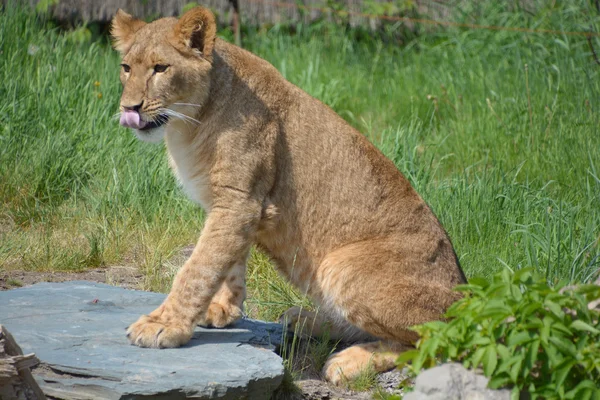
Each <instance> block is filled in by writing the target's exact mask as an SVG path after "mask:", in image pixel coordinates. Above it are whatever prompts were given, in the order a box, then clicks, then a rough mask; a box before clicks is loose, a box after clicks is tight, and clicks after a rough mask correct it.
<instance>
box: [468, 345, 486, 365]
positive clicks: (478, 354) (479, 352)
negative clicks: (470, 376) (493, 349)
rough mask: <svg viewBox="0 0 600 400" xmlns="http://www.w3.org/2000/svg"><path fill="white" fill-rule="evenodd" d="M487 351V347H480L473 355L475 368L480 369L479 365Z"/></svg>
mask: <svg viewBox="0 0 600 400" xmlns="http://www.w3.org/2000/svg"><path fill="white" fill-rule="evenodd" d="M485 349H487V347H480V348H478V349H477V350H475V353H473V357H472V361H473V368H478V367H479V364H480V363H481V359H482V358H483V355H484V354H485Z"/></svg>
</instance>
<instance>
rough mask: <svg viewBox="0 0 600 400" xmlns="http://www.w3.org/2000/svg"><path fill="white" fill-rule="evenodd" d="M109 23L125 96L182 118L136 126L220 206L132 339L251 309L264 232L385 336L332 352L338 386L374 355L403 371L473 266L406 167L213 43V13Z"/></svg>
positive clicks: (281, 261)
mask: <svg viewBox="0 0 600 400" xmlns="http://www.w3.org/2000/svg"><path fill="white" fill-rule="evenodd" d="M112 34H113V36H114V38H115V47H116V48H117V50H119V51H120V52H121V54H122V56H123V63H124V64H126V65H127V66H128V67H130V69H131V70H130V71H129V72H125V71H122V72H121V81H122V83H123V85H124V89H123V95H122V98H121V106H122V107H132V106H138V107H139V112H140V115H141V117H142V119H144V120H146V121H150V120H154V119H156V118H158V116H159V115H160V114H161V113H167V114H169V115H170V120H169V122H168V123H167V124H166V125H163V126H161V127H159V128H156V129H154V130H152V131H150V132H146V131H135V133H136V135H137V136H138V137H140V138H141V139H143V140H159V139H161V138H162V137H164V139H165V141H166V145H167V149H168V153H169V158H170V164H171V167H172V168H173V170H174V172H175V174H176V175H177V176H178V178H179V180H180V181H181V184H182V186H183V188H184V190H185V191H186V193H187V194H188V195H189V196H190V197H191V198H192V199H193V200H194V201H196V202H198V203H199V204H200V205H201V206H202V207H204V208H205V209H206V210H207V211H208V216H207V219H206V222H205V226H204V229H203V230H202V234H201V235H200V239H199V240H198V243H197V245H196V247H195V249H194V252H193V254H192V255H191V257H190V258H189V260H188V261H187V262H186V263H185V265H184V266H183V268H182V269H181V270H180V271H179V273H178V274H177V276H176V278H175V280H174V283H173V288H172V289H171V292H170V293H169V296H168V297H167V299H166V300H165V302H164V303H163V304H162V305H161V306H160V307H159V308H158V309H157V310H155V311H154V312H152V313H151V314H150V315H148V316H143V317H141V318H140V319H139V320H138V321H137V322H136V323H134V324H133V325H131V326H130V327H129V329H128V336H129V338H130V340H131V342H132V343H134V344H137V345H139V346H147V347H175V346H180V345H182V344H184V343H186V342H187V341H188V340H189V339H190V338H191V336H192V333H193V330H194V327H195V326H196V324H198V323H202V324H212V325H215V326H224V325H226V324H229V323H231V322H233V321H234V320H235V319H237V318H239V317H240V316H241V307H242V302H243V300H244V296H245V284H244V274H245V263H246V259H247V257H248V253H249V251H250V247H251V246H252V244H257V245H258V246H260V247H261V248H262V249H263V250H264V251H266V252H267V253H268V254H269V255H270V256H271V257H272V259H273V261H274V262H275V264H276V266H277V268H278V270H279V271H280V272H281V274H283V275H284V276H286V277H287V278H288V279H289V280H290V281H291V282H292V283H294V284H295V285H296V286H297V287H299V288H300V289H301V290H303V291H305V292H306V293H307V294H309V295H310V296H311V297H312V298H313V299H314V300H315V302H316V303H318V304H319V305H320V310H321V312H322V313H324V315H326V319H327V320H328V321H330V323H331V325H332V326H333V327H335V329H336V332H340V335H342V336H343V338H345V339H348V338H351V339H363V340H364V339H368V338H371V340H373V338H378V339H380V340H383V341H380V342H373V343H371V344H368V343H367V344H361V345H357V346H358V347H356V346H355V347H351V348H349V349H346V350H344V351H343V352H341V353H339V354H338V355H334V356H332V357H333V358H332V359H331V360H330V361H329V362H328V363H327V366H326V368H325V370H324V373H325V375H326V377H327V378H328V379H330V380H331V381H334V382H339V381H340V379H341V378H340V377H341V376H344V377H346V378H352V376H354V375H356V373H357V371H359V370H360V369H361V368H364V367H365V366H366V365H367V364H368V363H369V362H372V363H374V364H375V368H376V369H377V370H383V369H386V368H389V367H391V366H392V365H393V363H390V362H389V361H390V360H391V359H392V357H391V356H386V354H387V355H389V354H390V350H389V349H390V348H392V347H393V348H394V349H395V348H396V347H397V346H398V343H410V342H412V341H414V340H415V339H416V337H415V335H414V333H413V332H411V331H409V330H408V328H409V327H410V326H411V325H413V324H418V323H423V322H426V321H430V320H432V319H437V318H440V316H441V315H442V313H443V312H444V311H445V310H446V309H447V307H448V306H449V305H450V304H451V303H452V302H453V301H454V300H456V299H457V297H458V296H457V294H456V293H455V292H453V291H452V290H451V289H452V287H453V286H455V285H456V284H458V283H461V282H464V281H465V278H464V275H463V273H462V271H461V270H460V267H459V265H458V262H457V259H456V256H455V254H454V251H453V249H452V245H451V243H450V240H449V239H448V237H447V235H446V233H445V232H444V230H443V228H442V227H441V226H440V224H439V222H438V220H437V219H436V217H435V216H434V215H433V213H432V212H431V210H430V209H429V207H428V206H427V205H426V204H425V202H424V201H423V200H422V199H421V198H420V197H419V195H418V194H417V193H416V192H415V191H414V189H413V188H412V187H411V186H410V184H409V182H408V181H407V180H406V179H405V178H404V177H403V176H402V174H400V172H398V170H397V169H396V167H395V166H394V164H393V163H392V162H391V161H389V160H388V159H386V158H385V157H384V156H383V155H382V154H381V153H380V152H379V151H378V150H377V149H376V148H375V147H374V146H373V145H372V144H371V143H370V142H369V141H368V140H367V139H365V137H364V136H363V135H361V134H360V133H359V132H357V131H356V130H355V129H353V128H352V127H351V126H349V125H348V124H347V123H346V122H345V121H344V120H343V119H342V118H340V117H339V116H338V115H336V114H335V113H334V112H333V111H332V110H331V109H330V108H329V107H327V106H325V105H324V104H322V103H321V102H320V101H318V100H316V99H314V98H312V97H310V96H309V95H308V94H306V93H305V92H303V91H302V90H300V89H299V88H297V87H296V86H294V85H292V84H291V83H289V82H287V81H286V80H285V79H284V78H283V77H282V76H281V75H280V74H279V72H278V71H277V70H276V69H275V68H273V66H271V65H270V64H269V63H267V62H266V61H264V60H262V59H260V58H258V57H256V56H254V55H252V54H251V53H249V52H247V51H245V50H243V49H240V48H238V47H236V46H234V45H231V44H229V43H227V42H225V41H223V40H220V39H216V38H215V25H214V18H213V17H212V15H211V14H210V12H208V11H207V10H205V9H203V8H199V7H198V8H194V9H192V10H191V11H189V12H188V13H186V14H185V15H184V16H183V17H181V19H179V20H177V19H175V18H163V19H159V20H157V21H155V22H152V23H150V24H145V23H143V22H141V21H138V20H135V19H134V18H132V17H131V16H129V15H127V14H125V13H123V12H121V11H120V12H119V13H118V14H117V15H116V16H115V18H114V20H113V27H112ZM157 64H164V65H168V69H167V70H166V71H164V72H159V73H157V72H155V70H154V68H155V65H157ZM174 112H177V113H179V114H175V113H174ZM385 343H388V344H385ZM389 343H392V344H393V345H390V344H389ZM382 346H384V347H382ZM394 346H396V347H394ZM382 349H383V350H382ZM394 351H395V350H394ZM394 354H396V353H394ZM373 360H374V361H373Z"/></svg>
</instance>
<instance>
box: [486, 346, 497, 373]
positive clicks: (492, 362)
mask: <svg viewBox="0 0 600 400" xmlns="http://www.w3.org/2000/svg"><path fill="white" fill-rule="evenodd" d="M497 364H498V354H497V352H496V346H495V345H493V344H491V345H489V346H487V347H486V348H485V354H484V356H483V373H484V375H485V376H488V377H489V376H492V373H493V372H494V370H495V369H496V365H497Z"/></svg>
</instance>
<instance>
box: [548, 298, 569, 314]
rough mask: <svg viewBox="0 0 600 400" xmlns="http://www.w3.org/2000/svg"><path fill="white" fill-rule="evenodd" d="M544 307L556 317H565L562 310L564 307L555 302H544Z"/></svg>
mask: <svg viewBox="0 0 600 400" xmlns="http://www.w3.org/2000/svg"><path fill="white" fill-rule="evenodd" d="M544 306H545V307H547V308H548V309H549V310H550V311H552V313H554V315H556V316H557V317H559V318H563V317H564V315H565V313H564V311H563V310H562V307H561V306H560V305H558V304H556V303H555V302H553V301H552V300H549V299H546V300H545V301H544Z"/></svg>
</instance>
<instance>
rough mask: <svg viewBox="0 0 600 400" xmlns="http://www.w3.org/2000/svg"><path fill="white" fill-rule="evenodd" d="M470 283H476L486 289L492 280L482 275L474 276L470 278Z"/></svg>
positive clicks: (475, 284)
mask: <svg viewBox="0 0 600 400" xmlns="http://www.w3.org/2000/svg"><path fill="white" fill-rule="evenodd" d="M469 285H474V286H478V287H480V288H481V289H485V288H487V287H488V286H489V285H490V282H489V281H488V280H487V279H485V278H482V277H480V276H474V277H473V278H471V279H469Z"/></svg>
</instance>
